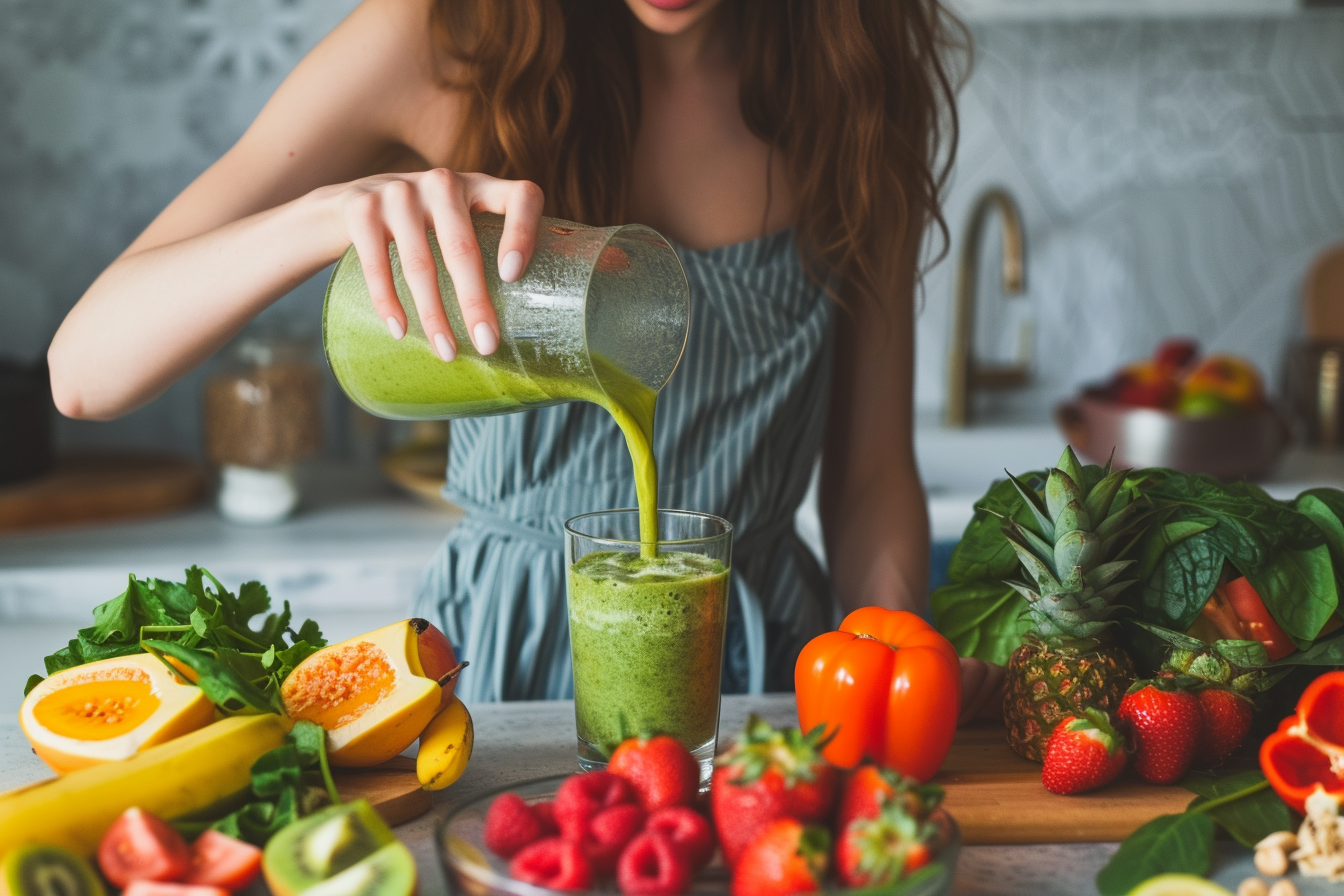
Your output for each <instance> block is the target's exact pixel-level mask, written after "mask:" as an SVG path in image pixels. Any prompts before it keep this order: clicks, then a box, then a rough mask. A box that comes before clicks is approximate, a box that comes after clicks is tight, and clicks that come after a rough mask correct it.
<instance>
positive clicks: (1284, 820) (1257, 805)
mask: <svg viewBox="0 0 1344 896" xmlns="http://www.w3.org/2000/svg"><path fill="white" fill-rule="evenodd" d="M1181 786H1182V787H1184V788H1185V789H1186V790H1189V791H1190V792H1191V793H1195V794H1198V797H1197V798H1196V799H1195V800H1193V801H1192V802H1191V803H1190V806H1189V807H1188V809H1187V810H1186V811H1187V812H1194V811H1201V809H1200V807H1201V806H1204V805H1205V804H1207V803H1209V802H1210V801H1212V800H1222V799H1225V798H1229V797H1230V798H1231V799H1230V801H1229V802H1226V803H1223V804H1221V805H1217V806H1214V807H1212V808H1210V809H1207V810H1202V811H1203V813H1204V814H1207V815H1208V816H1209V817H1210V818H1212V819H1213V820H1214V821H1216V822H1217V823H1218V824H1219V825H1221V826H1222V827H1223V829H1224V830H1226V831H1227V832H1228V833H1229V834H1231V835H1232V836H1233V837H1234V838H1236V841H1237V842H1238V843H1240V844H1241V845H1242V846H1249V847H1252V848H1254V846H1255V844H1257V843H1259V842H1260V841H1261V840H1263V839H1264V838H1266V837H1268V836H1269V835H1270V834H1272V833H1274V832H1275V831H1286V830H1288V829H1289V828H1291V827H1293V818H1292V815H1291V814H1290V813H1289V812H1288V807H1287V806H1286V805H1284V802H1283V800H1281V799H1279V797H1278V794H1276V793H1275V792H1274V791H1273V790H1271V789H1270V788H1269V782H1268V781H1266V780H1265V776H1264V775H1263V774H1261V773H1260V771H1259V770H1258V769H1252V770H1248V771H1244V772H1238V773H1235V774H1232V775H1224V776H1221V777H1220V776H1218V775H1215V774H1213V773H1212V772H1192V773H1190V774H1188V775H1186V776H1185V778H1184V779H1182V781H1181Z"/></svg>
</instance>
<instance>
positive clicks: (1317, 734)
mask: <svg viewBox="0 0 1344 896" xmlns="http://www.w3.org/2000/svg"><path fill="white" fill-rule="evenodd" d="M1260 768H1261V770H1262V771H1264V773H1265V777H1266V778H1267V779H1268V780H1269V785H1270V786H1271V787H1273V788H1274V792H1275V793H1277V794H1278V795H1279V797H1280V798H1281V799H1282V800H1283V801H1284V802H1285V803H1287V804H1288V805H1289V806H1291V807H1292V808H1294V809H1296V810H1297V811H1298V812H1305V811H1306V810H1305V809H1304V808H1303V807H1304V805H1305V803H1306V801H1307V797H1309V796H1311V794H1312V793H1313V792H1314V791H1315V790H1316V788H1318V787H1321V788H1324V789H1325V790H1326V791H1327V792H1328V793H1331V794H1334V795H1335V796H1338V797H1339V798H1340V799H1342V800H1344V672H1327V673H1325V674H1324V675H1322V676H1320V677H1319V678H1317V679H1316V680H1315V681H1313V682H1312V683H1311V684H1309V685H1307V689H1306V690H1305V691H1303V692H1302V696H1301V697H1300V698H1299V699H1298V701H1297V714H1296V715H1292V716H1289V717H1288V718H1286V719H1284V720H1283V721H1282V722H1281V723H1280V724H1279V729H1278V730H1277V731H1275V732H1274V733H1273V734H1271V735H1270V736H1269V737H1267V738H1265V742H1264V743H1263V744H1261V745H1260Z"/></svg>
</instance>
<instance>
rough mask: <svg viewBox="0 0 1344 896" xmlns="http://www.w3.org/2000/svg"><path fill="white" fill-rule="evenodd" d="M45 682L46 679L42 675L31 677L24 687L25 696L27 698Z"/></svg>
mask: <svg viewBox="0 0 1344 896" xmlns="http://www.w3.org/2000/svg"><path fill="white" fill-rule="evenodd" d="M44 681H46V679H45V678H43V677H42V676H41V675H29V676H28V682H27V683H26V684H25V685H24V686H23V696H25V697H27V696H28V694H29V692H30V691H32V689H33V688H35V687H37V686H38V685H40V684H41V683H42V682H44Z"/></svg>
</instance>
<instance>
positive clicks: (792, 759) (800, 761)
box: [714, 713, 835, 787]
mask: <svg viewBox="0 0 1344 896" xmlns="http://www.w3.org/2000/svg"><path fill="white" fill-rule="evenodd" d="M834 737H835V732H834V731H832V732H831V733H830V734H827V733H826V726H825V725H818V726H816V727H815V728H813V729H812V730H811V731H809V732H807V733H806V734H804V733H802V732H801V731H799V730H798V729H797V728H776V727H774V726H773V725H771V724H770V723H769V722H767V721H765V720H764V719H762V718H761V717H760V716H757V715H756V714H754V713H753V714H752V715H751V716H750V717H749V718H748V719H747V726H746V728H745V729H743V731H742V734H740V735H739V736H738V738H737V741H736V742H735V743H734V744H733V746H732V747H730V748H729V749H728V750H727V752H725V753H724V754H723V755H722V756H720V757H718V758H717V759H715V760H714V764H715V765H718V766H720V767H737V768H740V769H741V772H740V773H739V774H738V776H737V777H736V778H734V779H733V783H734V784H736V785H738V786H742V787H745V786H747V785H749V784H753V783H755V782H756V781H759V780H760V779H761V776H763V775H764V774H765V773H766V772H768V771H771V770H774V771H775V772H776V773H778V774H779V775H780V776H781V777H782V778H783V779H784V784H785V786H788V787H793V786H795V785H797V784H799V783H810V782H811V781H813V780H815V778H816V769H817V768H818V767H820V766H822V765H824V764H825V762H826V760H825V759H824V758H822V755H821V751H822V750H824V749H825V748H826V745H827V744H829V743H830V742H831V739H832V738H834Z"/></svg>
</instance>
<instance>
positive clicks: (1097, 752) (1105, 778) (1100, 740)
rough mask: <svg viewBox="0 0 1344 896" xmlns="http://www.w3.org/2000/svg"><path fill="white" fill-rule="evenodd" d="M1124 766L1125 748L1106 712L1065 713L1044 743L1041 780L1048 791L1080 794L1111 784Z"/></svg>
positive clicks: (1092, 710)
mask: <svg viewBox="0 0 1344 896" xmlns="http://www.w3.org/2000/svg"><path fill="white" fill-rule="evenodd" d="M1124 767H1125V749H1124V745H1123V744H1122V743H1121V740H1120V735H1119V734H1118V733H1116V730H1115V726H1113V725H1112V724H1111V720H1110V719H1109V718H1107V716H1106V713H1104V712H1100V711H1098V710H1095V709H1087V710H1084V713H1083V717H1082V718H1079V717H1078V716H1065V717H1064V719H1062V720H1061V721H1060V723H1059V724H1058V725H1056V726H1055V731H1054V733H1053V734H1051V735H1050V740H1049V741H1048V742H1047V743H1046V745H1045V764H1044V765H1043V766H1042V767H1041V783H1042V784H1044V785H1045V789H1046V790H1048V791H1050V792H1051V793H1061V794H1069V793H1083V792H1084V791H1087V790H1096V789H1097V788H1098V787H1101V786H1103V785H1106V784H1109V783H1111V781H1113V780H1115V776H1116V775H1118V774H1120V770H1121V769H1123V768H1124Z"/></svg>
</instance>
